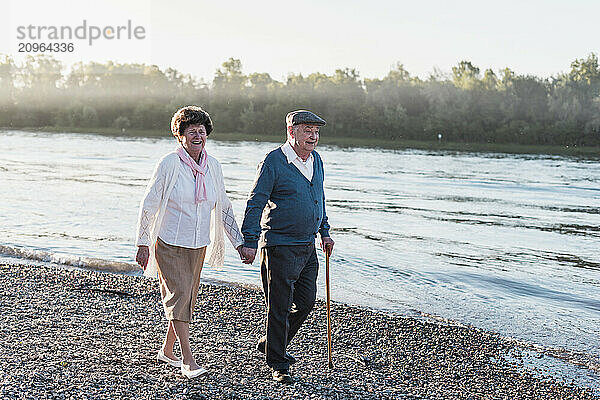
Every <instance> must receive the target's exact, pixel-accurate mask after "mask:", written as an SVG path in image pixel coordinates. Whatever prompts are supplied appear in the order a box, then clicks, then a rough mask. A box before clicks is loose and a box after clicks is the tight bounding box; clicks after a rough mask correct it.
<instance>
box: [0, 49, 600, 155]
mask: <svg viewBox="0 0 600 400" xmlns="http://www.w3.org/2000/svg"><path fill="white" fill-rule="evenodd" d="M188 104H197V105H201V106H202V107H204V108H205V109H206V110H207V111H209V112H210V113H211V116H212V117H213V120H214V124H215V131H216V132H217V133H218V132H219V131H220V132H241V133H247V134H259V135H279V136H280V135H281V134H282V132H283V131H284V127H285V125H284V117H285V115H286V113H287V112H289V111H291V110H294V109H298V108H306V109H309V110H312V111H315V112H317V113H318V114H319V115H322V116H323V117H324V118H325V119H326V120H327V122H328V124H327V127H326V128H324V130H323V134H326V135H331V136H340V137H371V138H381V139H388V140H403V139H408V140H425V141H433V140H438V135H439V134H442V137H443V140H447V141H453V142H477V143H519V144H545V145H546V144H551V145H565V146H567V145H568V146H574V145H576V146H599V145H600V68H599V66H598V57H597V56H596V55H595V54H590V55H589V56H588V57H587V58H582V59H577V60H575V61H573V62H572V63H571V66H570V70H569V71H568V72H564V73H559V74H557V75H555V76H552V77H550V78H540V77H536V76H531V75H518V74H516V73H515V72H513V71H512V70H510V69H509V68H505V69H503V70H500V71H497V72H494V71H492V70H491V69H486V70H485V71H484V72H483V73H482V72H481V70H480V69H479V68H478V67H476V66H474V65H473V64H472V63H471V62H469V61H461V62H459V63H458V65H456V66H455V67H453V68H452V73H451V74H442V73H440V72H435V73H432V74H431V75H430V76H429V77H428V78H427V79H421V78H419V77H416V76H412V75H411V74H410V73H409V72H408V71H407V70H406V69H405V68H404V66H403V65H402V64H397V65H395V66H394V67H393V68H392V69H391V70H390V71H389V73H388V74H387V75H386V76H385V77H384V78H382V79H377V78H375V79H369V78H361V77H360V76H359V73H358V72H357V71H356V70H354V69H338V70H336V71H335V73H334V74H332V75H326V74H322V73H312V74H310V75H308V76H303V75H301V74H291V75H289V76H288V77H287V80H286V81H285V82H280V81H277V80H275V79H273V78H271V76H270V75H269V74H268V73H257V72H255V73H251V74H244V73H243V72H242V64H241V62H240V60H236V59H233V58H230V59H229V60H227V61H225V62H224V63H223V64H222V66H221V67H220V68H219V69H218V70H217V71H216V72H215V76H214V79H213V80H212V82H205V81H202V80H198V79H196V78H195V77H194V76H192V75H190V74H182V73H180V72H179V71H177V70H175V69H172V68H167V69H165V70H161V69H160V68H158V67H157V66H154V65H145V64H119V63H114V62H107V63H97V62H90V63H78V64H75V65H73V66H71V67H70V68H69V69H68V70H67V68H66V67H65V65H63V64H62V63H61V62H60V61H58V60H56V59H54V58H52V57H51V56H47V55H37V56H29V57H27V58H26V60H25V61H23V62H22V63H20V64H17V63H15V62H14V61H13V60H12V59H11V58H10V57H9V56H6V55H3V56H0V126H4V127H11V128H20V127H45V126H56V127H65V128H67V127H78V128H117V129H121V130H125V131H126V130H129V129H141V130H144V129H149V130H150V129H151V130H165V132H168V131H169V124H170V118H171V116H172V114H173V113H174V112H175V111H176V110H177V109H178V108H179V107H181V106H183V105H188Z"/></svg>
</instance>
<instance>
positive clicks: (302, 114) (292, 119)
mask: <svg viewBox="0 0 600 400" xmlns="http://www.w3.org/2000/svg"><path fill="white" fill-rule="evenodd" d="M285 123H286V124H287V125H288V126H293V125H299V124H309V125H318V126H323V125H325V124H326V122H325V120H324V119H323V118H321V117H319V116H318V115H317V114H315V113H313V112H310V111H307V110H296V111H292V112H290V113H288V115H287V116H286V117H285Z"/></svg>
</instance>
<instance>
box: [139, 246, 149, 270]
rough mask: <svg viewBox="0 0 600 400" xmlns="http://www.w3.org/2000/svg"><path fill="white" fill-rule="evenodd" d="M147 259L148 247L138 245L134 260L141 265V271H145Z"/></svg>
mask: <svg viewBox="0 0 600 400" xmlns="http://www.w3.org/2000/svg"><path fill="white" fill-rule="evenodd" d="M148 259H150V248H149V247H148V246H138V251H137V254H136V255H135V261H136V262H137V263H138V264H139V265H140V267H142V271H146V267H147V266H148Z"/></svg>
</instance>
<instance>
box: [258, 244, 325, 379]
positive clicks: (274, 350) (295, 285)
mask: <svg viewBox="0 0 600 400" xmlns="http://www.w3.org/2000/svg"><path fill="white" fill-rule="evenodd" d="M260 272H261V277H262V283H263V290H264V293H265V301H266V305H267V336H266V341H267V343H266V346H265V350H266V356H267V364H268V365H269V366H270V367H271V368H273V369H288V368H289V366H290V363H289V361H288V360H287V358H286V357H285V349H286V348H287V345H288V344H289V343H290V341H291V340H292V338H293V337H294V335H296V332H298V329H299V328H300V325H302V323H303V322H304V320H305V319H306V317H307V316H308V314H309V313H310V311H311V310H312V308H313V306H314V304H315V297H316V295H317V274H318V272H319V262H318V260H317V252H316V250H315V244H314V243H311V244H308V245H298V246H271V247H264V248H262V249H261V263H260ZM263 340H264V339H263Z"/></svg>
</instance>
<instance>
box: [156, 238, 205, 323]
mask: <svg viewBox="0 0 600 400" xmlns="http://www.w3.org/2000/svg"><path fill="white" fill-rule="evenodd" d="M155 255H156V262H157V264H158V281H159V284H160V297H161V300H162V303H163V307H164V309H165V316H166V317H167V319H168V320H169V321H172V320H176V321H183V322H190V320H191V319H192V313H193V312H194V306H195V305H196V297H197V296H198V288H199V286H200V273H201V272H202V264H203V263H204V256H205V255H206V247H201V248H199V249H190V248H187V247H178V246H173V245H170V244H167V243H165V242H163V241H162V240H161V239H160V238H158V239H157V240H156V252H155Z"/></svg>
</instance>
